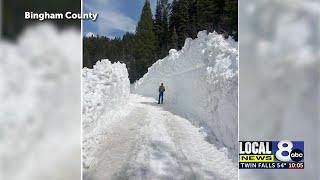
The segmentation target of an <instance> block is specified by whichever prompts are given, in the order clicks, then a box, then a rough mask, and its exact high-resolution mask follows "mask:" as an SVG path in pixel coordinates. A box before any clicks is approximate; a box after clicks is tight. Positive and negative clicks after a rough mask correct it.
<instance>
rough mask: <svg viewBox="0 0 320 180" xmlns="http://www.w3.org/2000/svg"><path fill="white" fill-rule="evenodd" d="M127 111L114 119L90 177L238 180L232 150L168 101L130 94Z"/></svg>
mask: <svg viewBox="0 0 320 180" xmlns="http://www.w3.org/2000/svg"><path fill="white" fill-rule="evenodd" d="M121 111H126V112H127V113H126V115H125V116H114V117H115V118H114V119H113V120H112V121H110V124H109V125H108V131H106V134H105V140H104V141H103V143H102V145H101V146H100V147H99V148H98V151H97V152H96V153H95V154H94V157H95V158H94V159H95V160H96V162H92V163H91V164H90V166H89V167H87V168H85V170H84V180H102V179H139V180H140V179H217V180H220V179H237V177H238V167H237V165H236V164H235V163H233V162H232V161H231V160H230V159H229V158H228V157H227V154H226V153H225V152H224V151H221V150H218V149H217V148H216V147H215V146H214V145H212V144H210V143H208V142H207V141H206V140H205V137H204V135H203V133H201V131H200V129H199V128H197V127H195V126H193V125H192V124H191V123H190V121H188V120H187V119H184V118H182V117H180V116H177V115H175V114H173V113H171V112H169V111H168V108H166V107H165V105H158V104H157V102H156V101H155V100H154V99H152V98H146V97H142V96H138V95H130V101H129V103H128V104H127V105H126V106H125V107H124V108H123V109H122V110H121ZM117 117H118V118H117ZM119 117H120V118H119Z"/></svg>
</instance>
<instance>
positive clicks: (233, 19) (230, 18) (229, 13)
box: [220, 0, 238, 40]
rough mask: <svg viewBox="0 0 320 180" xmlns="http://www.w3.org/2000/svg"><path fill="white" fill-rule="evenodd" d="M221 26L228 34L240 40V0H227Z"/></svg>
mask: <svg viewBox="0 0 320 180" xmlns="http://www.w3.org/2000/svg"><path fill="white" fill-rule="evenodd" d="M220 26H221V28H222V29H223V30H224V32H225V33H226V34H227V35H231V36H232V37H233V38H234V39H235V40H238V0H225V3H224V7H223V15H222V17H221V23H220Z"/></svg>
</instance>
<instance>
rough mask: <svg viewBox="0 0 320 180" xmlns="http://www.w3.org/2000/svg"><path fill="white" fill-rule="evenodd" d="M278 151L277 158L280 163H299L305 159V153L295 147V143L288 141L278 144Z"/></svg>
mask: <svg viewBox="0 0 320 180" xmlns="http://www.w3.org/2000/svg"><path fill="white" fill-rule="evenodd" d="M277 147H278V150H277V151H276V158H277V159H278V160H279V161H284V162H288V161H295V162H299V161H301V160H302V159H303V156H304V154H303V151H302V150H301V149H297V148H294V147H293V143H292V142H291V141H288V140H284V141H279V142H278V145H277Z"/></svg>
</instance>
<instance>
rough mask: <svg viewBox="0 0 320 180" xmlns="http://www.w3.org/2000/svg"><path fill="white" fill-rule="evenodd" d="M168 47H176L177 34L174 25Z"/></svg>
mask: <svg viewBox="0 0 320 180" xmlns="http://www.w3.org/2000/svg"><path fill="white" fill-rule="evenodd" d="M169 48H170V49H176V50H177V49H178V35H177V31H176V28H175V27H173V32H172V36H171V38H170V44H169Z"/></svg>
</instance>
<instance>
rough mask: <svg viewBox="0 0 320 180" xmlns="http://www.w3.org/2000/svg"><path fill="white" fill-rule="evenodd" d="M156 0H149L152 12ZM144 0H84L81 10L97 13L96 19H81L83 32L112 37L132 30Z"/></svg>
mask: <svg viewBox="0 0 320 180" xmlns="http://www.w3.org/2000/svg"><path fill="white" fill-rule="evenodd" d="M156 1H157V0H150V3H151V8H152V11H153V12H154V10H155V6H156ZM144 2H145V0H84V1H83V10H84V13H86V12H94V13H98V14H99V17H98V19H97V20H96V21H95V22H93V21H83V34H84V35H87V34H88V33H89V34H91V33H93V34H94V35H97V34H98V35H100V36H102V35H103V36H107V37H110V38H114V37H117V36H122V35H123V34H124V33H126V32H134V31H135V28H136V24H137V21H138V20H139V17H140V13H141V10H142V7H143V4H144Z"/></svg>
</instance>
